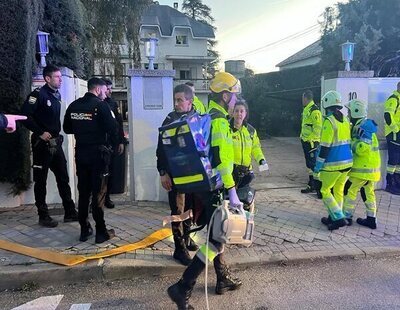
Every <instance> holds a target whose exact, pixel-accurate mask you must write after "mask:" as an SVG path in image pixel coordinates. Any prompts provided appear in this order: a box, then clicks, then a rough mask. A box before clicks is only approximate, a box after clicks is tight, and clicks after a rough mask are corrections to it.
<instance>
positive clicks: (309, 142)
mask: <svg viewBox="0 0 400 310" xmlns="http://www.w3.org/2000/svg"><path fill="white" fill-rule="evenodd" d="M302 102H303V114H302V117H301V132H300V139H301V146H302V147H303V152H304V157H305V159H306V166H307V168H308V184H307V187H306V188H305V189H302V190H301V192H302V193H303V194H307V193H312V192H315V191H317V194H318V197H319V198H321V193H320V192H319V188H320V184H319V181H318V180H314V178H313V171H314V166H315V158H316V153H317V149H318V145H319V141H320V138H321V128H322V114H321V111H320V110H319V109H318V107H317V105H316V104H315V103H314V94H313V92H312V91H311V90H306V91H305V92H304V94H303V97H302Z"/></svg>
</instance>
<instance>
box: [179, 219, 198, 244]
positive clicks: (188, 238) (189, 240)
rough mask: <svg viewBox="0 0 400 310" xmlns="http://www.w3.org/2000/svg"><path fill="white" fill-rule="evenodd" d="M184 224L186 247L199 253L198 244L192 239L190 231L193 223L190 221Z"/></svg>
mask: <svg viewBox="0 0 400 310" xmlns="http://www.w3.org/2000/svg"><path fill="white" fill-rule="evenodd" d="M182 224H183V238H184V239H185V246H186V248H187V249H188V250H189V251H197V250H198V249H199V247H198V246H197V244H196V242H194V240H193V239H192V238H190V234H189V230H190V227H191V226H192V221H191V220H188V221H185V222H183V223H182Z"/></svg>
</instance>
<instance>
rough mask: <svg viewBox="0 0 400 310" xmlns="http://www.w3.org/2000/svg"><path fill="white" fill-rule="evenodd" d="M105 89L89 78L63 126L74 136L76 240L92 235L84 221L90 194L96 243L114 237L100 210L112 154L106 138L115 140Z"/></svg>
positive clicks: (66, 116) (104, 85)
mask: <svg viewBox="0 0 400 310" xmlns="http://www.w3.org/2000/svg"><path fill="white" fill-rule="evenodd" d="M106 90H107V86H106V83H105V82H104V81H103V80H102V79H99V78H91V79H90V80H89V81H88V92H87V93H86V94H85V95H84V96H83V97H81V98H79V99H77V100H75V101H74V102H72V103H71V104H70V106H69V107H68V109H67V111H66V113H65V118H64V126H63V128H64V131H65V133H68V134H74V136H75V139H76V147H75V161H76V174H77V176H78V190H79V203H78V212H79V224H80V226H81V234H80V237H79V240H80V241H86V240H87V239H88V238H89V236H91V235H92V234H93V229H92V227H91V225H90V223H89V220H88V213H89V212H88V211H89V198H90V196H91V195H92V214H93V219H94V221H95V222H96V239H95V241H96V243H102V242H104V241H107V240H109V239H111V238H113V237H114V236H115V232H114V230H113V229H109V230H107V229H106V224H105V222H104V211H103V207H104V200H105V195H106V191H107V175H108V165H109V163H110V158H111V152H112V151H111V149H109V148H108V147H107V141H108V140H107V139H109V137H110V139H111V141H112V142H113V143H115V141H116V134H115V132H116V122H115V119H114V118H113V116H112V114H111V111H110V108H109V107H108V106H107V103H105V102H104V101H103V100H104V99H105V97H106ZM108 136H109V137H108Z"/></svg>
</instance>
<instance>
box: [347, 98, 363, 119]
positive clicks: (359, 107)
mask: <svg viewBox="0 0 400 310" xmlns="http://www.w3.org/2000/svg"><path fill="white" fill-rule="evenodd" d="M348 109H349V112H350V116H351V117H352V118H363V117H366V116H367V107H366V106H365V103H364V102H362V101H361V100H358V99H353V100H350V101H349V104H348Z"/></svg>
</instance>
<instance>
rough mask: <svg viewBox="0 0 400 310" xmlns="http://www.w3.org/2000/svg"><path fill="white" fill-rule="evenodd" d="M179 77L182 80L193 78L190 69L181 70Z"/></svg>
mask: <svg viewBox="0 0 400 310" xmlns="http://www.w3.org/2000/svg"><path fill="white" fill-rule="evenodd" d="M179 78H180V79H181V80H191V79H192V78H191V74H190V70H180V71H179Z"/></svg>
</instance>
